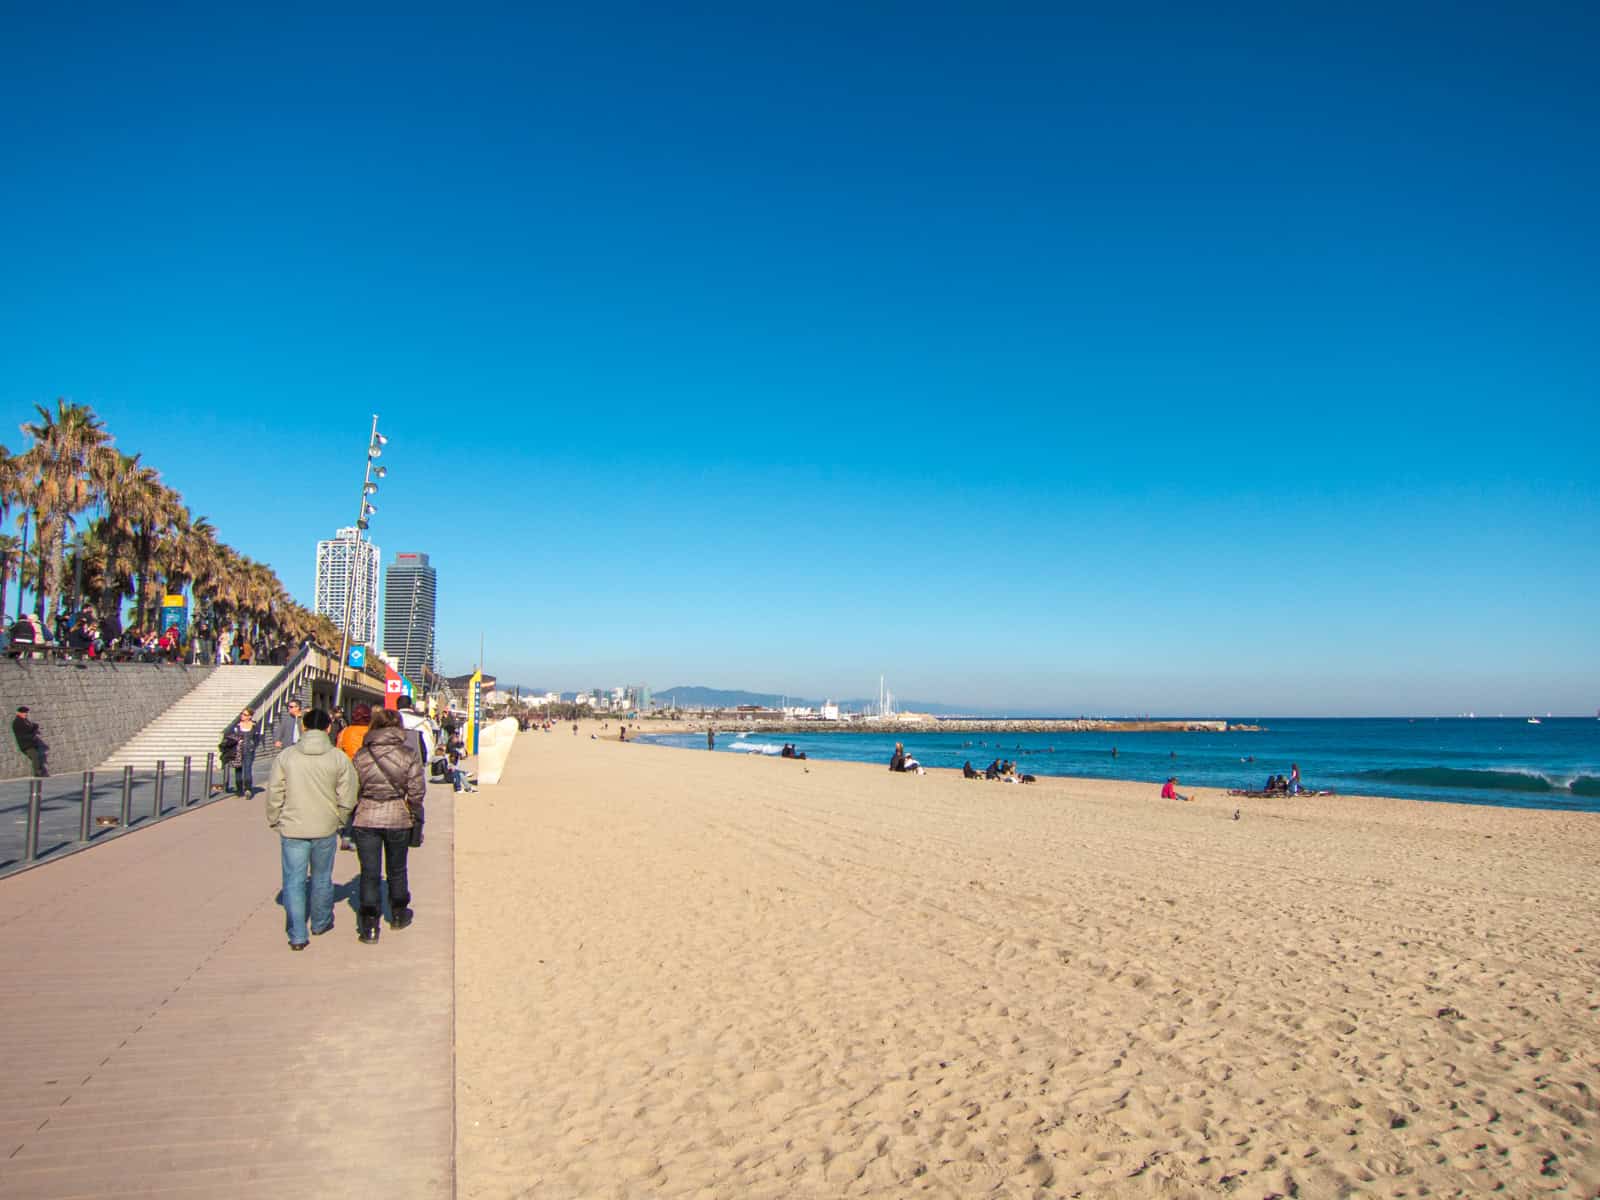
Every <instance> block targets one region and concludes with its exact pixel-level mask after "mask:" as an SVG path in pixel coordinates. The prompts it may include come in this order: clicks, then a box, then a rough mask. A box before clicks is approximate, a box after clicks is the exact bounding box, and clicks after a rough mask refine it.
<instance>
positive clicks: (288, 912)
mask: <svg viewBox="0 0 1600 1200" xmlns="http://www.w3.org/2000/svg"><path fill="white" fill-rule="evenodd" d="M301 724H302V726H303V732H302V734H301V737H300V740H299V741H297V742H295V743H294V744H293V745H291V746H289V747H287V748H286V749H285V750H284V751H283V752H282V753H281V754H279V755H278V758H277V761H276V762H274V763H273V764H272V780H271V782H270V783H268V784H267V825H268V826H269V827H270V828H271V829H273V830H274V831H275V832H276V833H277V835H278V842H279V852H280V856H281V859H282V864H283V908H284V913H285V917H286V922H287V928H288V934H289V949H291V950H304V949H305V948H306V944H307V942H308V941H309V940H310V938H309V937H308V936H307V933H308V930H307V917H308V913H307V873H308V872H309V875H310V884H309V887H310V906H309V907H310V912H309V923H310V929H309V933H311V934H323V933H327V932H328V930H330V929H332V928H333V860H334V857H335V854H336V851H335V849H334V846H335V843H336V842H337V840H338V839H337V836H336V835H337V834H338V832H339V827H340V826H341V825H343V824H344V823H345V821H346V820H347V819H348V818H349V816H350V814H351V813H352V812H353V811H354V810H355V807H356V800H357V797H358V795H359V790H358V789H359V787H360V785H359V783H358V781H357V778H356V769H355V767H353V766H352V765H351V763H350V760H349V759H348V758H346V757H345V756H344V755H342V754H340V753H339V752H338V750H336V749H335V748H334V745H333V743H332V742H331V741H329V740H328V714H327V713H326V712H324V711H323V710H322V709H320V708H314V709H312V710H311V711H310V712H308V713H306V715H305V717H304V719H303V720H302V722H301Z"/></svg>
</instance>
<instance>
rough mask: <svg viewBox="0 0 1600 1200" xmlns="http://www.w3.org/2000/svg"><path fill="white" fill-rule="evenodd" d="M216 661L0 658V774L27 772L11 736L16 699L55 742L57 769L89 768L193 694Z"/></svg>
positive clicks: (50, 762) (10, 776)
mask: <svg viewBox="0 0 1600 1200" xmlns="http://www.w3.org/2000/svg"><path fill="white" fill-rule="evenodd" d="M216 669H217V668H216V667H184V666H172V665H169V664H162V665H159V666H158V665H157V664H155V663H97V662H89V663H64V662H52V661H49V660H45V659H32V658H22V659H0V716H3V717H4V719H5V722H6V728H5V732H4V734H3V736H0V779H15V778H17V777H19V776H25V775H27V774H29V768H28V760H27V759H26V758H24V757H23V756H22V754H21V753H20V752H19V751H18V750H17V743H16V741H15V739H14V738H13V737H12V736H11V718H12V717H14V716H15V715H16V712H17V705H19V704H26V705H27V706H28V707H29V708H30V709H32V712H30V713H29V714H28V715H29V716H30V717H31V718H32V719H33V720H34V721H36V722H37V723H38V725H39V733H40V735H41V736H42V737H43V738H44V740H45V742H46V744H48V745H49V747H50V755H49V760H48V766H49V768H50V772H51V774H53V775H57V774H63V773H66V772H69V771H86V770H88V769H90V768H91V767H95V766H98V765H99V764H100V763H102V762H104V761H105V759H106V757H107V756H108V755H109V754H110V753H111V752H112V751H113V750H115V749H116V748H117V747H118V746H121V745H122V744H123V743H124V742H126V741H128V740H129V739H130V738H131V737H133V735H134V734H136V733H138V732H139V731H140V730H141V729H143V728H144V727H145V726H146V725H148V724H150V722H151V721H154V720H155V719H156V718H157V717H159V716H160V715H161V714H162V713H164V712H166V711H167V709H169V708H171V707H172V706H173V705H174V704H176V703H177V702H178V701H179V700H180V699H182V698H183V697H184V696H186V695H188V694H189V693H190V692H191V691H193V690H194V689H195V688H196V687H198V686H199V685H200V683H201V682H202V681H203V680H205V679H206V677H207V676H209V675H210V674H211V672H212V671H215V670H216Z"/></svg>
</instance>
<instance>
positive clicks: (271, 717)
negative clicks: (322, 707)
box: [217, 642, 384, 742]
mask: <svg viewBox="0 0 1600 1200" xmlns="http://www.w3.org/2000/svg"><path fill="white" fill-rule="evenodd" d="M338 664H339V659H338V657H337V656H336V655H335V654H334V653H333V652H332V651H330V650H324V649H323V648H322V647H321V646H317V645H314V644H312V643H311V642H307V643H306V644H305V645H304V646H302V647H301V648H300V652H299V653H298V654H296V655H295V656H294V657H293V658H291V659H290V660H289V662H288V665H286V666H285V667H284V668H283V670H281V671H279V672H278V673H277V675H275V676H274V677H273V679H272V682H271V683H269V684H267V686H266V687H264V688H262V689H261V691H260V692H259V693H257V695H256V698H255V699H254V700H252V701H251V702H250V711H251V712H253V713H254V714H255V717H256V726H257V727H258V728H260V729H261V730H263V731H264V733H265V735H266V738H267V740H268V741H269V742H270V741H271V737H272V731H273V729H274V727H275V726H276V725H277V722H278V718H279V717H281V716H282V715H283V710H284V709H285V708H286V707H287V706H288V703H289V701H290V700H300V701H305V700H306V699H307V698H308V696H309V694H310V691H311V687H312V685H313V684H315V683H334V682H336V681H337V680H338V678H339V675H340V671H339V669H338ZM343 674H344V678H345V686H346V687H357V688H359V687H362V686H365V687H366V688H367V689H368V690H370V691H374V692H376V693H377V694H378V695H379V696H380V697H381V696H382V695H383V679H384V676H383V672H382V671H381V670H378V669H376V668H374V667H372V666H365V667H349V666H347V667H345V668H344V672H343ZM222 732H223V731H222V730H219V731H218V733H217V737H218V740H219V741H220V740H221V737H222Z"/></svg>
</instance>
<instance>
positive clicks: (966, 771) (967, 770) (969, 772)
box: [961, 758, 978, 779]
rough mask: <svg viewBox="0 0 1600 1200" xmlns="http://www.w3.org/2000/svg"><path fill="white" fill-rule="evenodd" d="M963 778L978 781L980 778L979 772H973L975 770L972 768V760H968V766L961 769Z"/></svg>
mask: <svg viewBox="0 0 1600 1200" xmlns="http://www.w3.org/2000/svg"><path fill="white" fill-rule="evenodd" d="M961 778H963V779H977V778H978V772H977V771H975V770H973V768H972V760H971V759H970V758H969V759H967V761H966V764H965V765H964V766H963V767H962V768H961Z"/></svg>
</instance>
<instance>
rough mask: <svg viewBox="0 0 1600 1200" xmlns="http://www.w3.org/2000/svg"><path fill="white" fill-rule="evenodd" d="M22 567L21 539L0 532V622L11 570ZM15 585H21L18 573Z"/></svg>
mask: <svg viewBox="0 0 1600 1200" xmlns="http://www.w3.org/2000/svg"><path fill="white" fill-rule="evenodd" d="M21 567H22V539H21V538H18V537H14V536H12V535H11V534H9V533H0V624H3V623H4V621H5V615H6V591H7V589H8V588H9V587H10V584H11V575H12V572H14V571H15V572H19V573H20V570H21ZM17 586H18V587H21V586H22V583H21V579H20V574H19V578H18V582H17Z"/></svg>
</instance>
